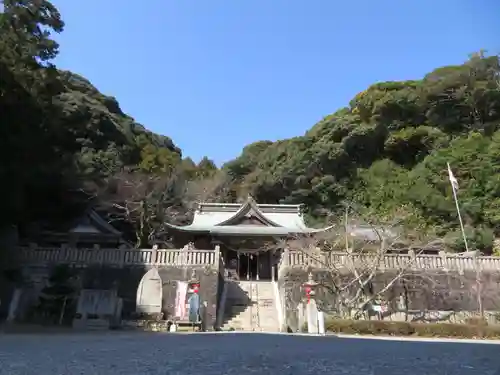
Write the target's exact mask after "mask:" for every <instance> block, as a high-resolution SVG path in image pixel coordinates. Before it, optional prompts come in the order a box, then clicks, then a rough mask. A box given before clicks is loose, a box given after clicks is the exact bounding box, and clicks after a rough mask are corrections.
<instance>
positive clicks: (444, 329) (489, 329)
mask: <svg viewBox="0 0 500 375" xmlns="http://www.w3.org/2000/svg"><path fill="white" fill-rule="evenodd" d="M325 329H326V331H328V332H336V333H346V334H359V335H387V336H420V337H457V338H500V326H495V325H487V324H485V323H484V322H479V321H474V323H473V324H470V323H469V324H451V323H410V322H388V321H383V320H340V319H332V320H328V321H327V322H325Z"/></svg>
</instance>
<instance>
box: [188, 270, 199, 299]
mask: <svg viewBox="0 0 500 375" xmlns="http://www.w3.org/2000/svg"><path fill="white" fill-rule="evenodd" d="M188 285H189V291H190V292H191V293H196V294H197V293H198V292H199V291H200V280H199V279H198V278H197V277H196V271H195V270H193V272H192V273H191V278H190V279H189V281H188Z"/></svg>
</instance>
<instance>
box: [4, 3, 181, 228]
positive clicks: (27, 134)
mask: <svg viewBox="0 0 500 375" xmlns="http://www.w3.org/2000/svg"><path fill="white" fill-rule="evenodd" d="M3 4H4V8H3V13H0V153H1V160H2V161H1V164H0V181H2V194H1V196H0V200H1V207H2V212H1V214H0V223H3V224H12V223H19V222H20V221H21V222H23V221H30V220H34V219H38V218H40V217H44V216H46V215H55V216H57V215H58V214H59V213H60V214H63V216H64V212H63V211H71V210H73V209H74V206H73V203H75V204H77V205H78V204H79V203H81V201H80V200H81V197H77V196H76V194H73V193H71V192H75V191H77V190H78V189H80V187H81V182H82V179H96V178H97V179H98V178H102V177H104V176H106V175H109V174H112V173H115V172H116V171H117V170H119V169H120V168H123V167H133V168H135V169H140V170H143V171H147V172H156V171H158V172H168V171H170V170H171V169H172V168H173V165H175V164H177V163H178V162H179V160H181V151H180V150H179V148H177V147H176V146H175V145H174V143H173V142H172V140H171V139H170V138H168V137H163V136H159V135H157V134H154V133H152V132H150V131H147V130H146V129H145V128H144V126H142V125H141V124H138V123H137V122H135V121H134V119H133V118H132V117H130V116H128V115H126V114H125V113H123V112H122V110H121V109H120V106H119V104H118V102H117V101H116V99H115V98H113V97H110V96H106V95H103V94H102V93H100V92H99V91H98V90H97V89H96V88H95V87H94V86H92V84H90V82H89V81H88V80H86V79H85V78H83V77H81V76H79V75H77V74H74V73H71V72H67V71H60V70H58V69H57V68H56V67H54V66H53V65H52V64H51V61H52V59H53V58H54V57H55V56H56V55H57V53H58V45H57V43H55V42H54V41H53V40H52V39H51V38H50V36H51V35H50V34H49V33H48V32H50V31H51V32H61V31H62V29H63V27H64V23H63V21H62V19H61V16H60V14H59V13H58V11H57V9H56V8H55V7H53V6H52V5H51V3H50V2H48V1H12V0H5V1H3ZM69 213H70V214H71V212H69Z"/></svg>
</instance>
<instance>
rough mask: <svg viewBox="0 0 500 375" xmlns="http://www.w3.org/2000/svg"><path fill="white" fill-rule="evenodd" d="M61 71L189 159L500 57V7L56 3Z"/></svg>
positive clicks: (434, 2) (466, 3)
mask: <svg viewBox="0 0 500 375" xmlns="http://www.w3.org/2000/svg"><path fill="white" fill-rule="evenodd" d="M53 3H54V4H55V5H56V6H58V8H59V9H60V11H61V12H62V15H63V18H64V20H65V22H66V30H65V32H64V33H63V34H61V35H60V36H58V37H57V39H58V41H59V42H60V44H61V53H60V56H59V57H58V58H57V60H56V63H57V65H58V66H59V67H60V68H64V69H70V70H72V71H74V72H76V73H79V74H82V75H83V76H85V77H86V78H88V79H89V80H90V81H91V82H92V83H93V84H94V85H95V86H97V88H98V89H100V90H101V91H102V92H103V93H105V94H107V95H113V96H115V97H116V98H117V99H118V101H119V102H120V105H121V107H122V109H123V110H124V111H125V112H126V113H128V114H129V115H131V116H133V117H134V118H135V119H136V120H137V121H138V122H140V123H142V124H143V125H144V126H146V127H147V128H149V129H151V130H152V131H155V132H158V133H161V134H164V135H168V136H170V137H171V138H172V139H173V140H174V142H175V143H176V144H177V145H178V146H179V147H181V148H182V150H183V154H184V155H185V156H190V157H192V158H193V159H194V160H195V161H197V160H199V159H200V158H201V157H203V156H204V155H207V156H209V157H210V158H212V159H213V160H215V161H216V162H217V163H218V164H221V163H222V162H225V161H228V160H230V159H232V158H234V157H236V156H237V155H238V154H239V153H240V151H241V149H242V148H243V147H244V146H245V145H247V144H249V143H251V142H255V141H258V140H264V139H268V140H277V139H281V138H288V137H293V136H297V135H302V134H303V133H304V132H305V131H306V130H307V129H309V128H310V127H311V126H312V125H314V123H316V122H317V121H318V120H320V119H321V118H322V117H324V116H325V115H328V114H330V113H332V112H334V111H335V110H336V109H338V108H340V107H343V106H345V105H346V104H347V103H348V102H349V100H350V99H351V98H352V97H353V96H354V95H355V94H356V93H358V92H359V91H362V90H364V89H366V87H367V86H368V85H370V84H372V83H374V82H377V81H386V80H401V79H413V78H419V77H421V76H422V75H423V74H425V73H427V72H428V71H430V70H432V69H434V68H436V67H439V66H442V65H447V64H456V63H460V62H462V61H464V60H465V59H466V58H467V55H468V54H469V53H470V52H474V51H477V50H479V49H481V48H485V49H487V50H489V51H490V52H494V53H498V52H500V45H499V42H500V38H499V36H500V22H499V21H498V20H499V18H498V16H499V15H500V2H498V1H496V0H474V1H473V0H406V1H395V0H393V1H389V0H379V1H373V0H350V1H337V0H309V1H305V0H302V1H299V0H176V1H173V0H148V1H144V2H140V1H131V0H122V1H116V0H114V1H112V0H85V1H76V0H75V1H68V0H54V1H53Z"/></svg>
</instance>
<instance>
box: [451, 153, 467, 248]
mask: <svg viewBox="0 0 500 375" xmlns="http://www.w3.org/2000/svg"><path fill="white" fill-rule="evenodd" d="M446 164H447V165H448V173H452V172H451V167H450V163H446ZM450 176H452V174H450ZM450 184H451V191H452V192H453V199H454V200H455V206H456V207H457V215H458V221H459V222H460V229H461V230H462V238H463V239H464V245H465V251H469V246H468V245H467V236H466V235H465V229H464V222H463V220H462V215H461V214H460V205H459V204H458V197H457V191H456V189H455V186H454V185H453V181H452V180H451V178H450Z"/></svg>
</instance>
